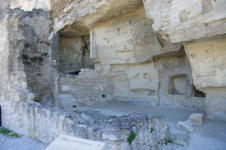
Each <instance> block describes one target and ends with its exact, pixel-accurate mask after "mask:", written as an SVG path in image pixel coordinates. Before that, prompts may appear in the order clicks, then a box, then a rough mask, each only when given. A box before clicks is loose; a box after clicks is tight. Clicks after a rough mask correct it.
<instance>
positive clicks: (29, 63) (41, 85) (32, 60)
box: [20, 10, 52, 103]
mask: <svg viewBox="0 0 226 150" xmlns="http://www.w3.org/2000/svg"><path fill="white" fill-rule="evenodd" d="M20 22H21V23H22V24H23V36H24V38H25V39H24V49H23V51H22V52H21V55H22V60H23V64H24V71H25V74H26V79H27V84H28V88H29V89H30V90H31V91H32V92H33V93H34V94H35V100H36V101H42V103H48V102H47V101H50V100H51V71H52V70H51V65H52V64H51V63H52V62H51V60H50V57H51V46H50V44H51V43H50V41H49V40H48V36H49V33H50V28H51V27H50V26H51V21H50V19H49V17H48V14H46V13H45V12H43V11H42V10H34V11H33V12H25V13H24V14H23V15H22V17H21V19H20Z"/></svg>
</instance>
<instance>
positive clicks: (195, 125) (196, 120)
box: [177, 113, 203, 133]
mask: <svg viewBox="0 0 226 150" xmlns="http://www.w3.org/2000/svg"><path fill="white" fill-rule="evenodd" d="M202 125H203V114H200V113H199V114H191V115H190V116H189V118H188V120H187V121H184V122H183V121H179V122H178V124H177V128H178V129H181V130H184V131H186V132H190V133H192V132H195V130H197V129H199V128H200V127H201V126H202Z"/></svg>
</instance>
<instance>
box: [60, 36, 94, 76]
mask: <svg viewBox="0 0 226 150" xmlns="http://www.w3.org/2000/svg"><path fill="white" fill-rule="evenodd" d="M84 68H89V69H94V62H93V61H92V60H91V59H90V39H89V36H81V37H73V36H69V37H67V36H62V35H60V39H59V66H58V70H59V72H61V73H66V74H72V75H77V74H79V72H80V71H81V69H84Z"/></svg>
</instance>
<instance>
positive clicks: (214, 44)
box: [184, 37, 226, 121]
mask: <svg viewBox="0 0 226 150" xmlns="http://www.w3.org/2000/svg"><path fill="white" fill-rule="evenodd" d="M184 46H185V49H186V53H187V55H188V59H189V61H190V63H191V67H192V76H193V82H194V85H195V86H196V88H198V89H200V90H202V91H203V92H205V93H206V95H207V97H206V113H207V117H208V118H210V119H218V120H225V121H226V115H225V114H226V78H225V77H226V38H225V37H223V38H220V39H214V40H206V41H200V42H194V43H190V44H185V45H184Z"/></svg>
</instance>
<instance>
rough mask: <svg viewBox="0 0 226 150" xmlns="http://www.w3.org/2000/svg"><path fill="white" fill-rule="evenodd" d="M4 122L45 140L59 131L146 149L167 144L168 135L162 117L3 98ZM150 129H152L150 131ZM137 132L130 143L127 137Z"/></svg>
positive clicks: (122, 147)
mask: <svg viewBox="0 0 226 150" xmlns="http://www.w3.org/2000/svg"><path fill="white" fill-rule="evenodd" d="M0 105H1V107H2V115H3V118H2V119H3V120H2V123H3V126H4V127H7V128H9V129H11V130H14V131H16V132H18V133H19V134H22V135H25V136H28V137H31V138H33V139H36V140H39V141H42V142H44V143H50V142H52V141H53V140H54V139H55V138H56V137H57V136H59V135H60V134H65V135H71V136H76V137H81V138H85V139H90V140H95V141H103V142H105V143H107V144H108V146H109V149H112V150H116V149H117V150H127V149H128V150H129V149H131V148H133V149H136V150H138V149H139V150H147V149H150V148H151V147H155V146H158V145H162V144H164V140H165V139H167V138H168V125H167V122H166V121H165V120H164V119H163V118H161V117H150V116H146V115H142V114H139V113H133V114H129V115H124V116H106V115H103V114H101V113H100V112H92V111H87V112H85V111H83V112H82V111H76V112H70V113H68V112H63V111H62V110H61V109H59V108H57V107H55V108H45V107H43V106H41V105H40V104H38V103H35V102H18V103H16V102H14V101H7V100H5V99H3V97H1V98H0ZM151 130H153V131H152V132H151ZM131 133H135V135H136V138H135V140H134V141H133V142H132V144H131V145H130V144H129V143H128V141H127V138H128V137H129V136H130V135H131Z"/></svg>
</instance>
